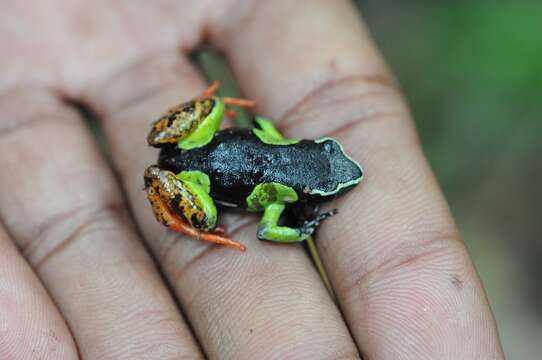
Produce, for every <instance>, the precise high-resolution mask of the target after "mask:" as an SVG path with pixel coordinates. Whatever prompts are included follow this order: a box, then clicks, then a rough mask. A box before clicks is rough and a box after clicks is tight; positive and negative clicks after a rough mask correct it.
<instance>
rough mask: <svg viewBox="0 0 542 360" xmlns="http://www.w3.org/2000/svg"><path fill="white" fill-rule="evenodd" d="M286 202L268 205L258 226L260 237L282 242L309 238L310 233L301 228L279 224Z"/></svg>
mask: <svg viewBox="0 0 542 360" xmlns="http://www.w3.org/2000/svg"><path fill="white" fill-rule="evenodd" d="M284 208H285V205H284V204H279V203H275V204H270V205H268V206H267V207H266V208H265V210H264V214H263V216H262V220H261V221H260V225H259V226H258V238H259V239H260V240H270V241H276V242H281V243H291V242H299V241H304V240H307V239H308V238H309V236H310V234H305V233H302V232H301V230H300V229H294V228H291V227H287V226H279V225H278V221H279V219H280V216H281V214H282V212H283V211H284Z"/></svg>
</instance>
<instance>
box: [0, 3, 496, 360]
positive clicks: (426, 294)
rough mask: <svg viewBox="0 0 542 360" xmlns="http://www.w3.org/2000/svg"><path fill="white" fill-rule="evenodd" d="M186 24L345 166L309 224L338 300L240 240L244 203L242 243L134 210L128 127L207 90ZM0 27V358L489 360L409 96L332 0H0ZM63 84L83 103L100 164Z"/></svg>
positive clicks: (288, 264) (248, 85) (280, 116)
mask: <svg viewBox="0 0 542 360" xmlns="http://www.w3.org/2000/svg"><path fill="white" fill-rule="evenodd" d="M309 6H310V11H308V10H307V9H308V7H309ZM204 37H205V38H206V39H207V40H208V41H209V42H211V43H212V44H213V45H215V46H217V47H219V48H221V49H223V50H224V52H225V53H226V55H227V56H228V58H229V60H230V63H231V65H232V67H233V69H234V71H235V75H236V78H237V80H238V82H239V84H240V85H241V88H242V90H243V93H244V95H245V96H246V97H250V98H253V99H255V100H256V101H257V103H258V107H257V110H256V113H261V114H263V115H265V116H266V117H269V118H272V119H277V120H279V121H278V126H279V129H280V130H281V132H283V133H284V134H285V136H287V137H305V138H315V137H320V136H323V135H333V136H334V137H336V138H337V139H338V140H339V141H340V142H341V143H342V144H343V145H344V147H345V149H346V151H347V152H348V153H349V154H351V155H352V156H353V157H354V158H355V159H357V160H358V161H359V162H360V163H361V164H362V165H363V166H364V169H365V170H366V178H365V180H364V181H363V182H362V184H360V185H359V186H358V187H357V188H356V189H355V190H354V191H352V192H351V193H350V194H348V195H346V196H344V197H343V198H341V199H339V200H338V201H336V202H335V203H334V204H332V206H333V207H338V208H339V209H343V211H342V212H341V213H340V215H338V216H336V217H335V218H334V219H330V220H329V221H328V222H327V223H325V224H324V225H322V227H321V231H320V232H319V234H318V239H317V244H318V248H319V250H320V252H321V255H322V259H323V262H324V265H325V267H326V268H327V271H328V273H329V276H330V280H331V282H332V284H333V287H334V290H335V292H336V294H337V298H338V303H339V307H337V306H336V305H335V303H334V302H333V301H332V300H331V299H330V297H329V295H328V294H327V292H326V290H325V288H324V286H323V285H322V283H321V281H320V279H319V277H318V275H317V273H316V272H315V270H314V268H313V267H312V264H311V262H310V260H309V259H308V258H307V256H306V254H305V252H304V251H303V250H302V248H301V247H299V246H284V245H276V244H269V243H263V242H259V241H257V240H256V239H255V237H254V233H255V228H256V222H257V221H258V219H257V218H254V217H251V216H244V215H243V216H241V217H239V216H234V215H231V216H226V217H224V218H223V221H224V222H225V225H226V226H227V229H228V232H229V235H231V236H232V237H235V239H238V240H239V241H241V242H243V243H244V244H246V245H247V247H248V248H249V250H247V252H246V253H244V254H240V253H238V252H236V251H233V250H230V249H226V248H221V247H210V246H208V245H207V244H204V243H201V242H197V241H194V240H190V239H186V238H184V237H178V236H176V235H175V234H172V233H168V232H166V231H165V230H164V229H163V227H162V226H161V225H160V224H158V223H157V222H156V221H155V220H154V218H153V215H152V212H151V210H150V208H149V205H148V203H147V200H146V199H145V195H144V193H143V192H142V191H141V187H142V174H143V171H144V169H145V168H146V167H147V166H148V165H150V164H152V163H154V162H155V161H156V156H157V154H156V151H154V150H153V149H150V148H148V147H147V145H146V141H145V139H146V135H147V132H148V129H149V125H150V122H151V121H152V120H154V119H156V117H157V116H159V115H160V114H162V113H163V112H164V110H166V109H168V108H170V107H171V106H174V105H175V104H177V103H179V102H181V101H186V100H188V99H190V98H193V97H194V96H195V95H197V94H199V93H201V91H202V90H203V89H204V88H205V87H206V84H205V82H204V81H203V80H202V77H201V75H200V74H199V73H198V72H197V71H196V70H195V69H194V68H193V66H192V65H191V64H190V63H189V62H188V60H187V59H186V57H185V56H184V54H185V51H189V50H191V49H193V48H194V47H196V46H197V45H198V44H199V43H200V42H201V41H203V39H204ZM315 39H318V41H315ZM0 44H1V46H2V56H1V57H0V114H1V117H0V137H1V140H0V167H1V168H2V169H3V171H2V172H1V173H0V198H1V200H2V201H0V220H1V224H2V227H3V228H4V231H2V233H1V234H2V235H1V236H0V248H2V249H8V250H6V253H7V252H8V251H11V252H13V256H9V257H8V256H5V259H4V260H3V261H2V264H3V268H4V269H10V270H11V271H10V272H7V273H6V272H5V271H7V270H3V271H2V272H0V281H2V287H1V289H2V290H1V292H0V304H1V306H2V309H9V306H10V305H9V304H13V301H16V302H17V304H18V305H19V304H20V305H19V306H22V307H23V309H24V311H23V310H21V311H20V312H7V311H1V312H0V324H1V327H0V329H10V333H11V334H12V335H13V334H24V338H23V339H21V337H19V338H18V339H17V340H16V339H15V338H14V336H11V337H4V336H1V337H0V357H3V355H8V356H7V358H14V359H34V358H45V359H76V358H79V357H81V358H85V359H179V358H202V357H203V354H205V355H206V356H207V357H209V358H221V359H228V358H231V359H249V358H258V359H268V358H288V359H296V358H311V359H316V358H322V359H342V358H345V359H346V358H359V357H360V356H361V355H360V354H362V355H363V357H364V358H365V359H502V358H503V354H502V350H501V348H500V342H499V339H498V334H497V330H496V327H495V323H494V320H493V317H492V314H491V311H490V309H489V306H488V303H487V300H486V298H485V294H484V291H483V288H482V286H481V284H480V281H479V279H478V276H477V274H476V271H475V269H474V267H473V265H472V263H471V261H470V259H469V256H468V254H467V253H466V250H465V247H464V245H463V244H462V242H461V240H460V236H459V235H458V232H457V229H456V227H455V225H454V222H453V220H452V218H451V216H450V214H449V211H448V208H447V205H446V203H445V201H444V199H443V197H442V195H441V193H440V190H439V189H438V186H437V185H436V183H435V180H434V178H433V175H432V174H431V171H430V169H429V167H428V165H427V163H426V161H425V159H424V156H423V154H422V151H421V149H420V147H419V144H418V141H417V138H416V135H415V131H414V127H413V125H412V121H411V119H410V117H409V114H408V111H407V110H406V107H405V105H404V103H403V101H402V98H401V97H400V96H399V95H398V93H397V90H396V88H395V85H394V83H393V80H390V79H391V77H390V75H389V73H388V71H387V69H386V68H385V66H384V65H383V62H382V60H381V59H380V57H379V55H378V53H377V52H376V50H375V49H374V45H373V44H372V42H371V41H370V40H369V39H368V35H367V32H366V30H365V29H364V28H363V26H362V25H361V24H360V19H359V18H358V16H357V14H356V13H354V12H353V9H352V6H351V5H350V4H349V3H348V2H346V1H326V0H320V1H316V0H315V1H296V2H292V1H286V0H280V1H273V2H263V1H262V2H260V1H238V0H237V1H234V0H229V1H220V2H218V1H210V0H208V1H190V2H189V1H166V0H162V1H156V2H152V3H151V2H147V1H142V0H141V1H127V0H126V1H115V2H111V1H105V0H103V1H94V2H92V4H90V2H88V1H82V0H78V1H77V0H76V1H66V0H51V1H47V2H40V1H33V2H29V1H25V2H21V1H15V0H5V1H2V2H0ZM66 99H71V100H75V101H77V102H80V103H83V104H85V105H86V106H88V107H89V108H90V109H91V110H92V111H94V112H95V113H96V114H97V116H98V117H99V118H100V121H101V122H100V124H101V125H102V127H103V131H104V133H105V136H106V140H107V144H108V146H109V148H110V150H111V156H112V163H111V164H110V163H108V162H107V161H105V159H104V158H103V156H102V155H101V153H100V152H99V150H98V147H97V145H96V143H95V142H94V140H93V138H92V136H91V134H90V132H89V131H88V130H87V128H86V127H85V126H84V124H83V121H82V119H81V117H80V116H79V114H78V113H77V112H75V111H74V110H73V109H72V108H71V107H70V105H69V103H67V102H65V101H64V100H66ZM114 174H115V175H116V176H114ZM123 192H124V194H125V197H124V196H123V195H122V194H123ZM128 207H129V209H130V211H131V214H130V213H129V210H128ZM346 209H347V211H346ZM131 215H133V216H131ZM134 222H135V223H134ZM136 228H137V229H139V230H140V233H138V232H136V231H135V230H134V229H136ZM143 241H144V242H145V243H146V246H143V244H142V242H143ZM12 242H13V243H14V244H15V245H17V246H18V248H19V255H17V254H16V253H15V251H14V249H13V243H12ZM9 249H12V250H9ZM147 250H150V254H149V253H148V252H147ZM1 253H2V254H4V252H1ZM151 255H152V256H153V257H154V259H155V262H153V261H152V259H151ZM25 261H26V262H27V263H25ZM28 264H29V265H30V266H28ZM156 266H159V267H160V268H161V269H160V270H161V271H162V273H163V274H164V277H165V279H163V278H162V277H161V276H160V275H159V272H158V271H157V268H156ZM31 268H32V269H33V272H32V271H31ZM3 279H8V280H3ZM38 279H39V281H38ZM166 281H167V282H169V286H170V288H171V289H172V291H171V292H170V291H169V289H168V287H167V285H166ZM44 288H45V289H46V291H45V290H44ZM21 299H32V301H25V300H21ZM177 304H179V305H180V308H179V307H178V306H177ZM29 314H35V316H30V315H29ZM188 323H190V326H188ZM2 331H4V330H2ZM53 333H54V334H55V336H54V337H51V336H50V337H49V338H47V336H48V334H53ZM51 339H53V340H51ZM17 341H22V343H21V344H34V345H35V346H34V347H31V348H30V347H29V346H15V345H14V344H16V342H17ZM15 349H17V350H15Z"/></svg>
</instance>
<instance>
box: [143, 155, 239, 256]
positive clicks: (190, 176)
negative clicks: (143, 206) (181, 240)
mask: <svg viewBox="0 0 542 360" xmlns="http://www.w3.org/2000/svg"><path fill="white" fill-rule="evenodd" d="M144 178H145V190H146V192H147V198H148V199H149V201H150V203H151V205H152V209H153V212H154V215H155V217H156V219H157V220H158V221H159V222H160V223H162V224H163V225H166V226H167V227H169V228H170V229H171V230H174V231H177V232H181V233H183V234H186V235H189V236H192V237H195V238H198V239H201V240H204V241H208V242H211V243H215V244H221V245H225V246H229V247H231V248H234V249H237V250H240V251H244V250H245V246H244V245H242V244H240V243H238V242H236V241H234V240H231V239H228V238H226V237H223V236H221V235H220V233H219V232H216V231H214V232H213V230H214V229H215V228H216V222H217V211H216V206H215V204H214V201H213V200H212V198H211V197H210V195H209V192H210V183H209V178H208V177H207V176H206V175H205V174H204V173H201V172H199V171H183V172H181V173H180V174H179V175H175V174H174V173H173V172H171V171H167V170H163V169H161V168H160V167H158V166H155V165H153V166H150V167H149V168H147V170H145V175H144Z"/></svg>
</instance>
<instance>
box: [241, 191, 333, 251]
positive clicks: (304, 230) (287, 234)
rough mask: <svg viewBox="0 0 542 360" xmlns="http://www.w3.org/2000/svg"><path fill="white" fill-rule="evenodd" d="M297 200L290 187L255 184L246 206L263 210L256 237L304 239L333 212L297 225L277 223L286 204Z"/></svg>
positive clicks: (291, 240)
mask: <svg viewBox="0 0 542 360" xmlns="http://www.w3.org/2000/svg"><path fill="white" fill-rule="evenodd" d="M297 200H298V196H297V193H296V192H295V190H294V189H292V188H291V187H288V186H285V185H282V184H279V183H264V184H260V185H257V186H256V187H255V188H254V189H253V190H252V192H251V194H250V195H249V196H248V197H247V208H248V210H249V211H261V210H263V216H262V219H261V221H260V224H259V226H258V232H257V236H258V239H260V240H269V241H275V242H283V243H290V242H300V241H304V240H307V239H308V238H309V237H310V236H311V235H312V233H313V232H314V230H315V229H316V227H317V226H318V225H319V224H320V222H322V221H323V220H324V219H325V218H327V217H329V216H331V215H333V214H334V212H329V213H324V214H321V215H317V216H314V217H313V218H311V219H310V220H305V221H304V222H303V224H302V225H301V226H299V227H289V226H281V225H279V221H280V217H281V215H282V214H283V212H284V210H285V208H286V204H291V203H295V202H296V201H297Z"/></svg>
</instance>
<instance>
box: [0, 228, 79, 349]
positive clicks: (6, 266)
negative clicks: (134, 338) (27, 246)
mask: <svg viewBox="0 0 542 360" xmlns="http://www.w3.org/2000/svg"><path fill="white" fill-rule="evenodd" d="M0 264H2V266H0V307H1V309H2V311H1V312H0V359H36V358H40V359H77V358H78V356H77V349H76V347H75V343H74V342H73V339H72V337H71V335H70V331H69V330H68V327H67V326H66V323H65V322H64V319H63V318H62V316H61V315H60V313H59V312H58V310H57V308H56V306H55V304H54V303H53V302H52V301H51V299H50V298H49V295H47V292H46V291H45V289H44V288H43V286H42V285H41V283H40V281H39V280H38V279H37V278H36V276H35V274H34V273H33V271H32V269H31V268H30V266H28V264H27V263H26V261H25V260H24V258H23V257H22V256H21V255H20V254H19V253H18V251H17V249H16V248H15V246H14V244H13V243H12V242H11V239H9V237H8V235H7V234H6V233H5V231H4V229H3V228H1V227H0ZM26 344H32V346H26Z"/></svg>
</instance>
